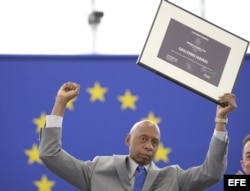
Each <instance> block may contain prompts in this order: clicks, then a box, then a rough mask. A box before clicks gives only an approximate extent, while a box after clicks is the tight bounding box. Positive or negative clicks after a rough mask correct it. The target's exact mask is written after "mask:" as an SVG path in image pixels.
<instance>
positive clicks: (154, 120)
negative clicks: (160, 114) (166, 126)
mask: <svg viewBox="0 0 250 191" xmlns="http://www.w3.org/2000/svg"><path fill="white" fill-rule="evenodd" d="M142 120H150V121H153V122H155V123H156V124H157V125H159V123H160V122H161V118H157V117H155V116H154V113H153V112H149V114H148V116H147V117H146V118H143V119H142Z"/></svg>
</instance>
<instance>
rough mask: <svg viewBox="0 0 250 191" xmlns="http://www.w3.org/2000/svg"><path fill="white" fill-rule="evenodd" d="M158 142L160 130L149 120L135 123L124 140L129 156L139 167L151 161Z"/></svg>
mask: <svg viewBox="0 0 250 191" xmlns="http://www.w3.org/2000/svg"><path fill="white" fill-rule="evenodd" d="M159 142H160V129H159V127H158V126H157V124H155V123H154V122H152V121H149V120H143V121H140V122H137V123H135V124H134V125H133V127H132V128H131V130H130V132H129V133H128V134H127V136H126V139H125V143H126V145H127V146H128V147H129V156H130V157H131V158H132V159H133V160H134V161H135V162H136V163H138V164H141V165H147V164H149V163H150V162H151V161H152V160H153V158H154V156H155V153H156V151H157V149H158V145H159Z"/></svg>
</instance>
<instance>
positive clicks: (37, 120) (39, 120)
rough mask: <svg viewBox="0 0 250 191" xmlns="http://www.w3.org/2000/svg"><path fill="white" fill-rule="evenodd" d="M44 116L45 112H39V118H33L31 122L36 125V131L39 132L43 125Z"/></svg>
mask: <svg viewBox="0 0 250 191" xmlns="http://www.w3.org/2000/svg"><path fill="white" fill-rule="evenodd" d="M45 118H46V114H45V113H44V112H43V113H41V115H40V117H39V118H35V119H33V123H34V124H35V125H36V132H37V133H40V130H41V128H43V127H44V124H45Z"/></svg>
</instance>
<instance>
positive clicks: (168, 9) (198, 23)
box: [137, 0, 249, 104]
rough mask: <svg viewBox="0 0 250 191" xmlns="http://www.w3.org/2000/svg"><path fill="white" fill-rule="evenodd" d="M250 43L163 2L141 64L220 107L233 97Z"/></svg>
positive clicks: (169, 3)
mask: <svg viewBox="0 0 250 191" xmlns="http://www.w3.org/2000/svg"><path fill="white" fill-rule="evenodd" d="M248 45H249V42H248V41H247V40H245V39H243V38H241V37H239V36H236V35H235V34H232V33H231V32H229V31H226V30H225V29H222V28H221V27H219V26H216V25H215V24H213V23H211V22H209V21H206V20H205V19H202V18H200V17H198V16H197V15H194V14H192V13H190V12H188V11H187V10H184V9H183V8H181V7H178V6H177V5H175V4H173V3H171V2H169V1H167V0H162V1H161V2H160V5H159V7H158V10H157V13H156V15H155V18H154V21H153V24H152V26H151V29H150V31H149V34H148V36H147V39H146V42H145V44H144V47H143V49H142V52H141V54H140V55H139V58H138V60H137V64H138V65H140V66H143V67H145V68H147V69H149V70H151V71H153V72H155V73H157V74H159V75H160V76H162V77H164V78H166V79H169V80H171V81H173V82H175V83H177V84H178V85H181V86H183V87H185V88H187V89H189V90H191V91H193V92H195V93H197V94H199V95H201V96H204V97H206V98H208V99H210V100H211V101H213V102H215V103H217V104H218V101H217V100H218V97H219V96H221V95H223V94H224V93H232V91H233V88H234V85H235V82H236V79H237V76H238V74H239V71H240V68H241V65H242V63H243V61H244V57H245V55H246V52H247V48H248Z"/></svg>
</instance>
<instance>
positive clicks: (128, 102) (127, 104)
mask: <svg viewBox="0 0 250 191" xmlns="http://www.w3.org/2000/svg"><path fill="white" fill-rule="evenodd" d="M138 99H139V98H138V96H133V95H132V94H131V92H130V91H129V90H126V91H125V95H123V96H118V100H119V101H120V102H122V106H121V109H122V110H125V109H126V108H130V109H132V110H135V109H136V105H135V102H136V101H137V100H138Z"/></svg>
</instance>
